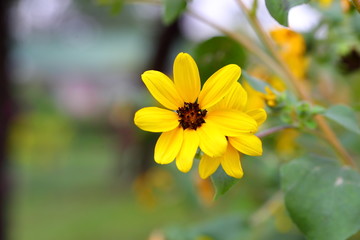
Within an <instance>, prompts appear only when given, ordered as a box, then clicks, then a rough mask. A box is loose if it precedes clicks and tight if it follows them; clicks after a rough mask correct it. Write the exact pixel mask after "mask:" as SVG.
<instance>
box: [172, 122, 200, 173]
mask: <svg viewBox="0 0 360 240" xmlns="http://www.w3.org/2000/svg"><path fill="white" fill-rule="evenodd" d="M198 147H199V136H198V134H197V133H196V131H194V130H189V129H186V130H185V131H184V140H183V143H182V146H181V149H180V152H179V154H178V155H177V157H176V166H177V168H178V169H179V170H180V171H181V172H184V173H186V172H188V171H190V169H191V167H192V165H193V162H194V157H195V154H196V151H197V149H198Z"/></svg>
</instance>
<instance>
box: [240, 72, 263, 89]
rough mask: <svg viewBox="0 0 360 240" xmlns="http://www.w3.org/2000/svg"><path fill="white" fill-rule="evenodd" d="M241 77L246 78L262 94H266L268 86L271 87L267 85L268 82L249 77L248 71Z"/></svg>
mask: <svg viewBox="0 0 360 240" xmlns="http://www.w3.org/2000/svg"><path fill="white" fill-rule="evenodd" d="M241 77H242V78H245V80H246V81H247V82H248V83H249V84H250V85H251V86H252V87H253V88H254V89H255V90H256V91H259V92H262V93H266V91H265V87H266V86H268V87H270V85H269V84H267V83H266V82H264V81H262V80H260V79H257V78H255V77H253V76H251V75H249V74H248V73H247V72H246V71H244V70H243V71H242V73H241Z"/></svg>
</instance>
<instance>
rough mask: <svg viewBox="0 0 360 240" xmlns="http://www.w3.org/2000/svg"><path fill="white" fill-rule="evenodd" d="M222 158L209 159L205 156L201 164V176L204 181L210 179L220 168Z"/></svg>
mask: <svg viewBox="0 0 360 240" xmlns="http://www.w3.org/2000/svg"><path fill="white" fill-rule="evenodd" d="M221 160H222V157H215V158H212V157H209V156H208V155H206V154H204V155H203V156H202V158H201V160H200V164H199V175H200V177H201V178H202V179H205V178H208V177H209V176H210V175H211V174H213V173H214V172H215V171H216V169H217V168H218V167H219V165H220V162H221Z"/></svg>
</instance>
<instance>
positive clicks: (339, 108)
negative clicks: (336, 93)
mask: <svg viewBox="0 0 360 240" xmlns="http://www.w3.org/2000/svg"><path fill="white" fill-rule="evenodd" d="M324 116H325V117H327V118H328V119H331V120H333V121H335V122H337V123H338V124H340V125H341V126H343V127H344V128H346V129H348V130H349V131H352V132H355V133H357V134H360V127H359V124H358V120H357V119H356V115H355V112H354V111H353V110H352V109H351V108H350V107H348V106H345V105H334V106H332V107H330V108H328V109H327V110H326V111H325V113H324Z"/></svg>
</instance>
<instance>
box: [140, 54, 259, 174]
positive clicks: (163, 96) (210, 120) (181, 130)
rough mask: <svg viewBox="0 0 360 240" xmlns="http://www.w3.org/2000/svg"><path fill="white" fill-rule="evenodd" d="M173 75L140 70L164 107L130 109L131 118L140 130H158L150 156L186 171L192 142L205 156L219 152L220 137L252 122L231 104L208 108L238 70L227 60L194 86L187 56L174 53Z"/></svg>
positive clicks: (250, 128)
mask: <svg viewBox="0 0 360 240" xmlns="http://www.w3.org/2000/svg"><path fill="white" fill-rule="evenodd" d="M173 72H174V80H171V79H170V78H169V77H167V76H166V75H165V74H163V73H161V72H158V71H153V70H151V71H146V72H145V73H143V74H142V80H143V82H144V83H145V85H146V87H147V88H148V90H149V92H150V93H151V94H152V96H153V97H154V98H155V99H156V100H157V101H158V102H159V103H160V104H162V105H163V106H164V107H165V108H167V109H164V108H159V107H145V108H142V109H140V110H139V111H137V112H136V113H135V118H134V122H135V124H136V125H137V126H138V127H139V128H141V129H142V130H145V131H149V132H162V134H161V135H160V137H159V139H158V141H157V143H156V145H155V152H154V159H155V161H156V162H157V163H159V164H168V163H171V162H172V161H173V160H174V159H176V166H177V168H178V169H179V170H180V171H182V172H188V171H189V170H190V169H191V167H192V165H193V159H194V156H195V154H196V151H197V149H198V147H200V149H201V150H202V151H203V152H204V153H205V154H206V155H207V156H211V157H220V156H222V155H224V153H225V151H226V149H227V145H228V144H227V140H226V137H225V136H235V135H238V134H249V133H251V132H255V131H256V130H257V123H256V121H255V120H254V119H253V118H251V117H250V116H248V115H247V114H245V113H243V112H241V111H239V110H236V109H216V108H212V107H213V106H214V105H215V104H217V103H218V102H219V101H220V100H222V99H223V98H224V96H225V95H226V94H228V93H229V91H230V90H231V89H232V86H233V85H234V84H235V83H236V81H237V79H238V78H239V77H240V74H241V69H240V67H239V66H237V65H235V64H229V65H227V66H225V67H223V68H221V69H220V70H218V71H217V72H215V73H214V74H213V75H212V76H211V77H210V78H209V79H208V80H207V81H206V83H205V84H204V86H203V87H202V89H201V90H200V88H201V87H200V85H201V83H200V77H199V71H198V68H197V65H196V63H195V61H194V60H193V58H192V57H191V56H190V55H189V54H186V53H179V54H178V56H177V57H176V59H175V61H174V68H173Z"/></svg>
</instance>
